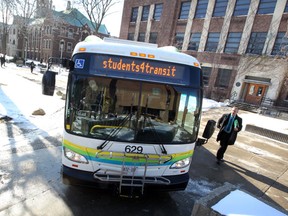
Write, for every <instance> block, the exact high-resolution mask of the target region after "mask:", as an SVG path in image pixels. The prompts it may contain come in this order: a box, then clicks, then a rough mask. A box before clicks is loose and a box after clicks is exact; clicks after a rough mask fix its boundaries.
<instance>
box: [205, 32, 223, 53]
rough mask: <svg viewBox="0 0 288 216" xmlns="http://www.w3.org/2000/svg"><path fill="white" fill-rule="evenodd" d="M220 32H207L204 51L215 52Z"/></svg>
mask: <svg viewBox="0 0 288 216" xmlns="http://www.w3.org/2000/svg"><path fill="white" fill-rule="evenodd" d="M219 37H220V33H219V32H210V33H209V34H208V39H207V43H206V47H205V51H208V52H216V50H217V46H218V42H219Z"/></svg>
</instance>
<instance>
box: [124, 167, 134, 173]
mask: <svg viewBox="0 0 288 216" xmlns="http://www.w3.org/2000/svg"><path fill="white" fill-rule="evenodd" d="M137 169H138V167H137V166H124V167H123V171H124V172H125V173H127V174H133V173H135V172H136V170H137Z"/></svg>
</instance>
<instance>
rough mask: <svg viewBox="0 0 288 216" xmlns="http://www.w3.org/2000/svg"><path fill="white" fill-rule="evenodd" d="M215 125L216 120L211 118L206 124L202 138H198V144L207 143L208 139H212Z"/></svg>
mask: <svg viewBox="0 0 288 216" xmlns="http://www.w3.org/2000/svg"><path fill="white" fill-rule="evenodd" d="M215 126H216V121H214V120H209V121H208V122H207V124H206V126H205V129H204V131H203V134H202V137H203V138H205V139H202V138H198V140H197V142H196V146H202V145H204V144H205V143H207V141H208V139H210V138H211V137H212V135H213V133H214V131H215Z"/></svg>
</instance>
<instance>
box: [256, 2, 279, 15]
mask: <svg viewBox="0 0 288 216" xmlns="http://www.w3.org/2000/svg"><path fill="white" fill-rule="evenodd" d="M276 2H277V0H260V3H259V7H258V11H257V14H271V13H274V9H275V5H276Z"/></svg>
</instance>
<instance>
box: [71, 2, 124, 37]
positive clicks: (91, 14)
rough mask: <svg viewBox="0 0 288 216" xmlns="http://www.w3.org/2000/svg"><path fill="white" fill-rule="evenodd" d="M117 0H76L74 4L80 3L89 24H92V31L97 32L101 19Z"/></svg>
mask: <svg viewBox="0 0 288 216" xmlns="http://www.w3.org/2000/svg"><path fill="white" fill-rule="evenodd" d="M118 2H119V1H118V0H76V2H75V3H76V4H79V5H81V7H82V8H83V9H84V11H85V13H86V14H87V16H88V18H89V20H90V22H91V24H92V25H93V28H94V29H92V31H93V32H94V33H97V32H98V30H99V28H100V26H101V24H102V21H103V19H104V18H105V17H106V16H107V15H109V14H108V12H109V11H110V9H111V7H112V6H113V5H115V4H117V3H118Z"/></svg>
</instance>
